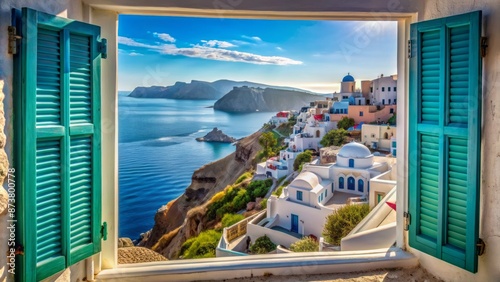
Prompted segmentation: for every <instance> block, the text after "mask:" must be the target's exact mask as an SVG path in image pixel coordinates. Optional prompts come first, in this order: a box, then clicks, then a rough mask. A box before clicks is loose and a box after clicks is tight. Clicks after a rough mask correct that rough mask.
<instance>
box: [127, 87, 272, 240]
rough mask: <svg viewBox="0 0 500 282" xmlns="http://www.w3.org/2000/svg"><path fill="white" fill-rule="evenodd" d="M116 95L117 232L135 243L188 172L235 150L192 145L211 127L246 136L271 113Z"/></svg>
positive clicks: (229, 146) (186, 179)
mask: <svg viewBox="0 0 500 282" xmlns="http://www.w3.org/2000/svg"><path fill="white" fill-rule="evenodd" d="M129 93H130V92H125V91H120V92H119V95H118V122H119V123H118V130H119V132H118V141H119V145H118V154H119V157H118V160H119V161H118V162H119V230H118V233H119V234H118V235H119V236H120V237H129V238H131V239H132V240H135V239H138V238H139V237H140V234H141V233H143V232H146V231H148V230H149V229H151V228H152V227H153V224H154V216H155V214H156V211H157V210H158V209H159V208H160V207H162V206H163V205H166V204H167V203H168V202H170V201H171V200H174V199H176V198H177V197H179V196H180V195H181V194H182V193H183V192H184V190H185V189H186V188H187V187H188V186H189V184H190V183H191V176H192V174H193V172H194V171H195V170H196V169H198V168H199V167H201V166H203V165H204V164H207V163H210V162H213V161H215V160H218V159H221V158H223V157H225V156H227V155H229V154H231V153H232V152H234V151H235V149H236V147H235V146H234V145H232V144H227V143H208V142H198V141H196V140H195V138H196V137H202V136H204V135H205V134H207V133H208V132H209V131H211V130H212V129H213V128H214V127H217V128H219V129H221V130H222V131H223V132H224V133H226V134H227V135H229V136H232V137H234V138H237V139H239V138H242V137H245V136H248V135H250V134H252V133H254V132H255V131H257V130H258V129H259V128H261V127H262V125H263V124H264V123H266V122H267V121H269V119H270V118H271V116H272V115H273V114H274V113H269V112H255V113H246V114H235V113H226V112H221V111H216V110H214V109H213V108H211V106H213V104H214V103H215V100H174V99H151V98H132V97H127V95H128V94H129Z"/></svg>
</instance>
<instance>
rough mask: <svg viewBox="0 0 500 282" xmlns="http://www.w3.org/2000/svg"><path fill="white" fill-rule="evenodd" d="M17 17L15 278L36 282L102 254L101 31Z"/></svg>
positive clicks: (26, 12)
mask: <svg viewBox="0 0 500 282" xmlns="http://www.w3.org/2000/svg"><path fill="white" fill-rule="evenodd" d="M17 15H18V16H19V17H20V18H19V20H18V29H19V30H20V31H21V36H22V43H21V50H20V53H19V54H18V55H17V56H16V58H15V61H16V65H15V69H16V70H15V71H16V74H18V76H17V82H18V84H17V87H18V89H17V91H18V92H17V94H18V95H15V96H16V100H15V104H16V105H15V122H16V123H15V138H16V140H18V142H16V167H17V170H16V171H17V173H18V178H19V179H20V182H19V186H18V188H17V189H18V198H17V201H18V203H19V210H18V224H19V229H18V239H19V242H20V244H22V245H23V246H24V255H22V256H19V257H18V261H20V262H21V264H20V266H19V267H20V271H19V272H18V273H20V274H21V275H18V276H17V279H18V280H21V281H38V280H41V279H44V278H46V277H49V276H51V275H53V274H55V273H57V272H59V271H61V270H63V269H65V268H67V267H68V266H70V265H72V264H74V263H76V262H78V261H80V260H82V259H85V258H87V257H89V256H91V255H93V254H95V253H97V252H99V251H100V225H101V214H100V213H101V200H100V199H101V150H100V54H99V52H98V50H97V44H98V41H99V40H100V37H99V33H100V28H99V27H97V26H93V25H89V24H86V23H81V22H76V21H72V20H69V19H64V18H59V17H56V16H52V15H48V14H44V13H40V12H37V11H34V10H31V9H27V8H23V9H22V13H21V14H20V15H19V13H17Z"/></svg>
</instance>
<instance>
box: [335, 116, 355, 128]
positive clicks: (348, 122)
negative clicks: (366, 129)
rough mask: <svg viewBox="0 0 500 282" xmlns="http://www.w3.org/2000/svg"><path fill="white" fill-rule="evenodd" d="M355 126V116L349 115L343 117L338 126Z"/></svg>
mask: <svg viewBox="0 0 500 282" xmlns="http://www.w3.org/2000/svg"><path fill="white" fill-rule="evenodd" d="M353 126H354V119H353V118H348V117H342V118H341V119H340V120H339V121H338V122H337V128H338V129H345V130H347V129H349V127H353Z"/></svg>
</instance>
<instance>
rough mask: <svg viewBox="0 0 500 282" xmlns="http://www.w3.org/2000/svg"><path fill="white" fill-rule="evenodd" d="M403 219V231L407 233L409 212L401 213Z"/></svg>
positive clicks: (409, 220)
mask: <svg viewBox="0 0 500 282" xmlns="http://www.w3.org/2000/svg"><path fill="white" fill-rule="evenodd" d="M403 217H404V231H408V229H409V227H410V224H411V215H410V213H409V212H403Z"/></svg>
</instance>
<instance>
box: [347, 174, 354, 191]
mask: <svg viewBox="0 0 500 282" xmlns="http://www.w3.org/2000/svg"><path fill="white" fill-rule="evenodd" d="M354 186H355V181H354V177H352V176H351V177H349V178H347V189H349V190H353V191H354V190H356V189H355V187H354Z"/></svg>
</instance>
